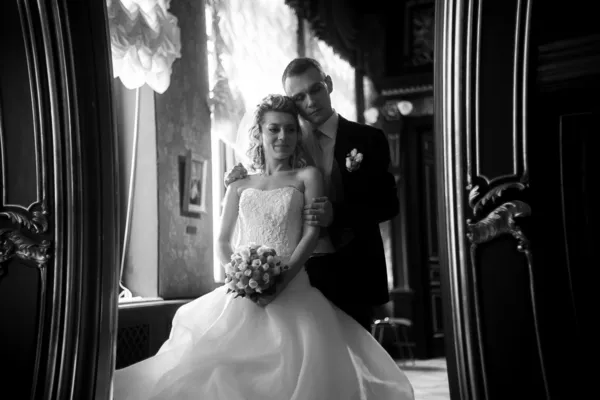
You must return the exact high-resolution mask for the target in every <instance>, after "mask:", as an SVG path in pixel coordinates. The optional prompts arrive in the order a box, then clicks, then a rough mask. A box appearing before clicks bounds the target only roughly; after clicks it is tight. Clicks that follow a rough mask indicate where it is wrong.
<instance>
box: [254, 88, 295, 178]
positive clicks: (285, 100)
mask: <svg viewBox="0 0 600 400" xmlns="http://www.w3.org/2000/svg"><path fill="white" fill-rule="evenodd" d="M269 111H277V112H282V113H287V114H290V115H292V116H293V117H294V121H296V130H297V132H298V141H297V142H296V148H295V149H294V154H292V156H291V157H290V167H292V168H304V167H306V165H307V161H306V158H305V154H304V151H303V147H302V133H301V131H300V123H299V122H298V108H297V107H296V104H295V103H294V101H293V100H292V99H291V98H290V97H288V96H284V95H280V94H270V95H267V96H266V97H265V98H263V99H262V100H261V102H260V103H259V104H258V105H257V106H256V110H255V111H254V118H253V120H252V121H253V122H252V126H251V127H250V132H249V133H250V148H249V149H248V152H247V153H246V154H247V155H248V157H249V159H250V162H251V163H252V164H251V165H250V168H251V169H252V170H253V171H261V172H262V171H264V169H265V151H264V149H263V142H262V131H261V124H262V122H263V118H264V116H265V113H267V112H269Z"/></svg>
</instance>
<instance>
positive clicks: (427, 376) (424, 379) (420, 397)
mask: <svg viewBox="0 0 600 400" xmlns="http://www.w3.org/2000/svg"><path fill="white" fill-rule="evenodd" d="M398 365H399V366H400V368H402V370H403V371H404V373H405V374H406V376H407V377H408V379H409V380H410V382H411V383H412V385H413V388H414V390H415V400H449V399H450V390H449V388H448V373H447V370H446V360H445V359H444V358H435V359H431V360H416V361H415V363H414V365H413V363H412V361H399V362H398Z"/></svg>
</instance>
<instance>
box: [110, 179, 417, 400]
mask: <svg viewBox="0 0 600 400" xmlns="http://www.w3.org/2000/svg"><path fill="white" fill-rule="evenodd" d="M303 205H304V195H303V194H302V193H301V192H300V191H298V190H297V189H295V188H293V187H284V188H280V189H275V190H266V191H263V190H259V189H245V190H244V191H243V192H242V194H241V198H240V205H239V218H238V226H239V228H240V229H239V232H240V235H239V237H238V243H249V242H254V243H257V244H265V245H267V246H271V247H273V248H275V250H276V251H277V252H278V254H280V255H282V256H284V258H285V257H289V256H290V255H291V252H292V251H293V249H294V248H295V246H296V245H297V243H298V242H299V240H300V237H301V230H302V208H303ZM349 290H356V291H357V292H360V288H349ZM357 296H360V293H357ZM113 389H114V399H115V400H126V399H127V400H130V399H136V400H137V399H139V400H141V399H143V400H149V399H153V400H158V399H161V400H163V399H164V400H167V399H169V400H172V399H173V400H175V399H176V400H187V399H198V400H200V399H205V400H216V399H219V400H271V399H272V400H288V399H289V400H292V399H293V400H334V399H343V400H354V399H355V400H363V399H369V400H375V399H377V400H392V399H393V400H405V399H414V395H413V388H412V386H411V384H410V382H409V381H408V379H407V378H406V376H405V375H404V373H403V372H402V371H401V370H400V368H399V367H398V366H397V364H396V363H395V362H394V360H393V359H392V358H391V357H390V356H389V355H388V353H387V352H386V351H385V350H384V349H383V348H382V347H381V346H380V345H379V343H377V341H376V340H375V339H374V338H373V337H372V336H371V335H370V334H369V333H368V332H367V331H366V330H365V329H364V328H363V327H361V326H360V325H359V324H358V323H357V322H355V321H354V320H353V319H352V318H351V317H349V316H348V315H347V314H346V313H344V312H343V311H341V310H340V309H338V308H337V307H335V306H334V305H332V304H331V303H330V302H329V301H328V300H327V299H326V298H325V297H324V296H323V295H322V294H321V292H320V291H318V290H317V289H315V288H313V287H312V286H311V285H310V284H309V280H308V276H307V274H306V272H305V271H304V270H302V271H301V272H299V273H298V275H297V276H296V277H295V278H294V280H293V281H292V282H290V284H289V285H288V286H287V288H286V289H285V290H284V291H283V292H282V293H281V294H280V295H279V296H278V297H277V298H276V299H275V300H274V301H273V302H272V303H271V304H269V305H268V306H267V307H264V308H263V307H260V306H258V305H256V304H254V303H253V302H251V301H250V300H248V299H245V298H234V297H233V295H231V294H227V293H226V289H225V287H224V286H222V287H220V288H218V289H216V290H214V291H212V292H210V293H208V294H206V295H204V296H202V297H200V298H198V299H196V300H194V301H192V302H190V303H188V304H186V305H184V306H182V307H181V308H180V309H179V310H178V311H177V313H176V315H175V317H174V319H173V328H172V331H171V335H170V337H169V339H168V340H167V341H166V342H165V343H164V344H163V346H162V347H161V349H160V350H159V352H158V354H157V355H156V356H154V357H151V358H149V359H147V360H144V361H142V362H139V363H137V364H134V365H132V366H129V367H127V368H124V369H121V370H118V371H116V372H115V379H114V387H113Z"/></svg>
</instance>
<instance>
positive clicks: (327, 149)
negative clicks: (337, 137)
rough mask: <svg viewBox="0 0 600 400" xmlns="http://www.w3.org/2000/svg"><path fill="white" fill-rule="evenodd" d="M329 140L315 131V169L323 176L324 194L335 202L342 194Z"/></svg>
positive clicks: (321, 133) (339, 177)
mask: <svg viewBox="0 0 600 400" xmlns="http://www.w3.org/2000/svg"><path fill="white" fill-rule="evenodd" d="M332 140H333V139H331V138H330V137H329V136H327V135H325V134H324V133H323V132H321V131H319V130H315V147H316V151H315V153H316V154H315V155H316V157H315V158H316V160H315V161H316V163H317V167H318V168H319V170H320V171H321V173H322V174H323V182H324V185H325V188H324V189H325V190H324V192H325V194H326V195H327V197H329V200H330V201H335V199H336V198H337V197H339V196H340V195H341V194H342V191H341V174H340V170H339V166H338V163H337V161H336V160H335V157H333V146H331V144H332V143H331V141H332Z"/></svg>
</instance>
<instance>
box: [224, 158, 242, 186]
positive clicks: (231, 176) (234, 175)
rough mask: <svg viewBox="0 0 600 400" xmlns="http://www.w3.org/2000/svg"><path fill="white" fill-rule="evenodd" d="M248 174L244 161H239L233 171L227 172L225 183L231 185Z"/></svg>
mask: <svg viewBox="0 0 600 400" xmlns="http://www.w3.org/2000/svg"><path fill="white" fill-rule="evenodd" d="M247 176H248V171H247V170H246V168H244V166H243V165H242V163H239V164H238V165H236V166H235V167H233V168H232V169H231V171H229V172H226V173H225V178H224V179H223V183H224V184H225V187H227V186H229V185H230V184H231V183H233V182H235V181H237V180H238V179H244V178H245V177H247Z"/></svg>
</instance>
